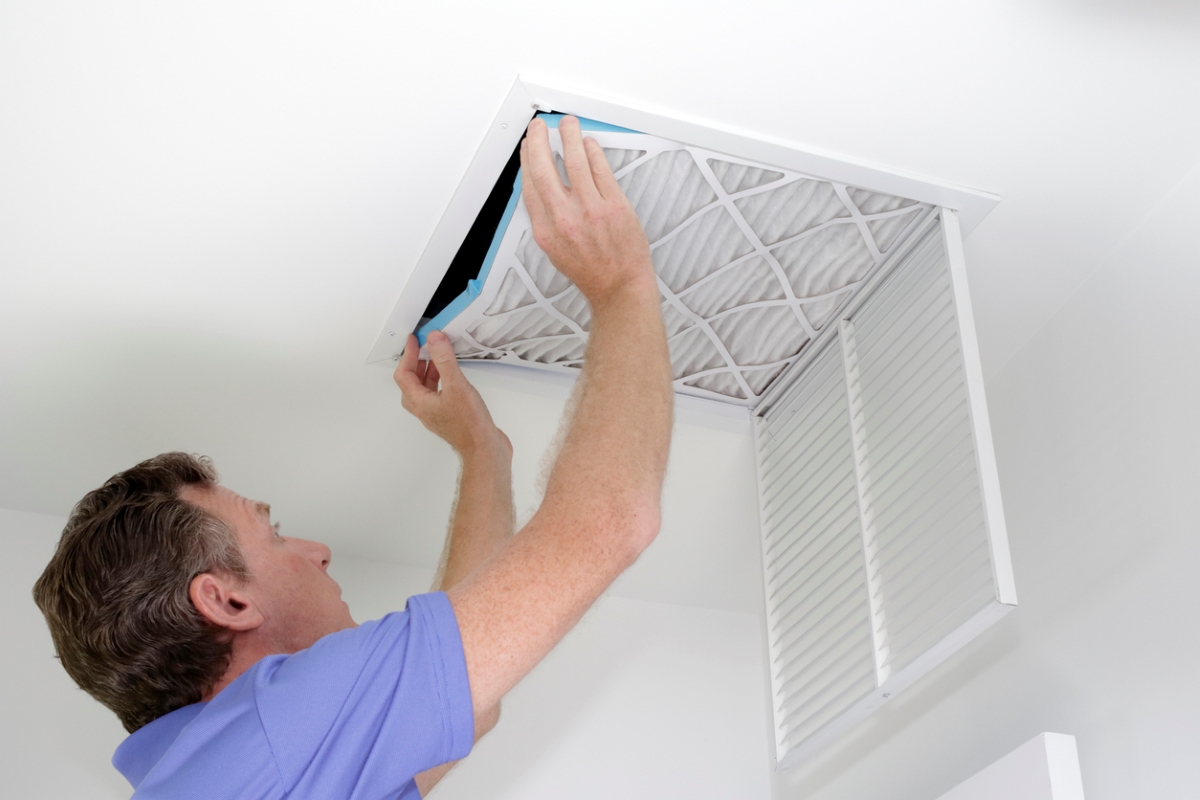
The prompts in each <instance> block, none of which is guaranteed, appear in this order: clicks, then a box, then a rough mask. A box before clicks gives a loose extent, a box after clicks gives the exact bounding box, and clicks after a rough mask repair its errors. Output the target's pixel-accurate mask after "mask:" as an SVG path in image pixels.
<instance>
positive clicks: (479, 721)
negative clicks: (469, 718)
mask: <svg viewBox="0 0 1200 800" xmlns="http://www.w3.org/2000/svg"><path fill="white" fill-rule="evenodd" d="M499 721H500V704H499V703H496V704H495V705H494V706H492V707H491V708H489V709H488V710H487V711H484V712H483V713H482V714H478V715H476V717H475V741H477V742H478V741H479V740H480V739H482V738H483V737H484V735H485V734H487V733H488V732H489V731H490V730H491V729H492V728H494V727H496V723H497V722H499Z"/></svg>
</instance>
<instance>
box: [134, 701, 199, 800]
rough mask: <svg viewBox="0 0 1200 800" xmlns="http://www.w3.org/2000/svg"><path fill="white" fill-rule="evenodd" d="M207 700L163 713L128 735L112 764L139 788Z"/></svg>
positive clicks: (135, 787)
mask: <svg viewBox="0 0 1200 800" xmlns="http://www.w3.org/2000/svg"><path fill="white" fill-rule="evenodd" d="M206 705H208V703H194V704H192V705H190V706H184V707H183V708H177V709H175V710H174V711H172V712H171V713H169V714H164V715H163V716H161V717H159V718H158V719H156V720H154V721H153V722H151V723H150V724H148V725H143V726H142V727H141V728H138V729H137V730H136V731H134V732H133V733H131V734H129V736H128V737H126V739H125V741H123V742H121V744H120V746H119V747H117V751H116V752H115V753H113V757H112V763H113V766H114V767H116V768H117V770H118V771H119V772H120V773H121V774H122V775H124V776H125V779H126V780H127V781H129V783H130V784H132V785H133V788H134V789H135V790H136V789H137V788H138V786H139V785H140V784H141V782H142V781H143V780H144V779H145V777H146V775H147V774H148V773H149V772H150V770H152V769H153V768H154V765H155V764H157V763H158V762H159V760H160V759H162V757H163V756H164V755H166V753H167V750H169V749H170V747H171V745H172V744H174V743H175V739H176V738H177V737H178V736H179V734H180V732H181V731H183V729H184V728H185V727H187V725H188V723H189V722H191V721H192V720H194V719H195V718H196V715H198V714H199V713H200V712H201V711H203V710H204V707H205V706H206Z"/></svg>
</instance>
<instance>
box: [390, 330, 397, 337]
mask: <svg viewBox="0 0 1200 800" xmlns="http://www.w3.org/2000/svg"><path fill="white" fill-rule="evenodd" d="M395 335H396V332H395V331H388V336H395Z"/></svg>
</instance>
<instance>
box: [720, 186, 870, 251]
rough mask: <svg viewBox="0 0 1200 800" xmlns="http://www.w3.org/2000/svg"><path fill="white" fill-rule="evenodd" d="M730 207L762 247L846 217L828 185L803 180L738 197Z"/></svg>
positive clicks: (842, 207) (841, 205) (845, 211)
mask: <svg viewBox="0 0 1200 800" xmlns="http://www.w3.org/2000/svg"><path fill="white" fill-rule="evenodd" d="M734 205H736V206H737V208H738V211H740V212H741V213H742V216H743V217H745V219H746V222H747V224H749V225H750V227H751V228H752V229H753V230H754V233H755V234H757V235H758V237H759V239H761V240H762V242H763V244H765V245H772V244H775V243H777V242H779V241H782V240H783V239H787V238H790V237H792V236H796V235H797V234H800V233H804V232H805V231H806V230H809V229H810V228H815V227H816V226H818V225H823V224H825V223H826V222H829V221H831V220H834V219H839V218H842V217H849V216H850V211H849V210H848V209H847V208H846V206H845V205H844V204H843V203H842V201H841V199H839V198H838V196H837V193H836V192H835V191H834V188H833V186H832V185H831V184H828V183H826V182H825V181H814V180H809V179H807V178H799V179H797V180H794V181H792V182H791V183H788V184H785V185H783V186H780V187H779V188H778V189H771V190H770V191H766V192H760V193H758V194H752V195H750V196H748V197H743V198H740V199H738V200H735V201H734Z"/></svg>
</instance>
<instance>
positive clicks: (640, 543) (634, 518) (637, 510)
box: [612, 501, 662, 567]
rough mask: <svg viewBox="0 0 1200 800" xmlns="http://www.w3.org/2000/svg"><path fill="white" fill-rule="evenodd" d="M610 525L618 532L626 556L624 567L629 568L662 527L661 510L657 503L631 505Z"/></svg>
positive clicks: (647, 502) (646, 502)
mask: <svg viewBox="0 0 1200 800" xmlns="http://www.w3.org/2000/svg"><path fill="white" fill-rule="evenodd" d="M612 524H613V527H614V528H616V529H617V530H618V531H620V539H621V544H622V545H623V547H624V552H625V556H626V563H625V564H624V567H629V566H631V565H632V564H633V562H635V561H637V559H638V556H640V555H641V554H642V552H643V551H644V550H645V549H646V548H647V547H649V546H650V545H651V544H653V543H654V540H655V538H656V537H657V536H658V531H659V528H661V527H662V510H661V508H660V507H659V504H658V503H657V502H649V501H643V502H640V503H635V504H631V505H629V506H627V508H626V511H625V513H624V514H622V515H620V516H618V517H617V518H616V519H615V520H614V521H613V523H612Z"/></svg>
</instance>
